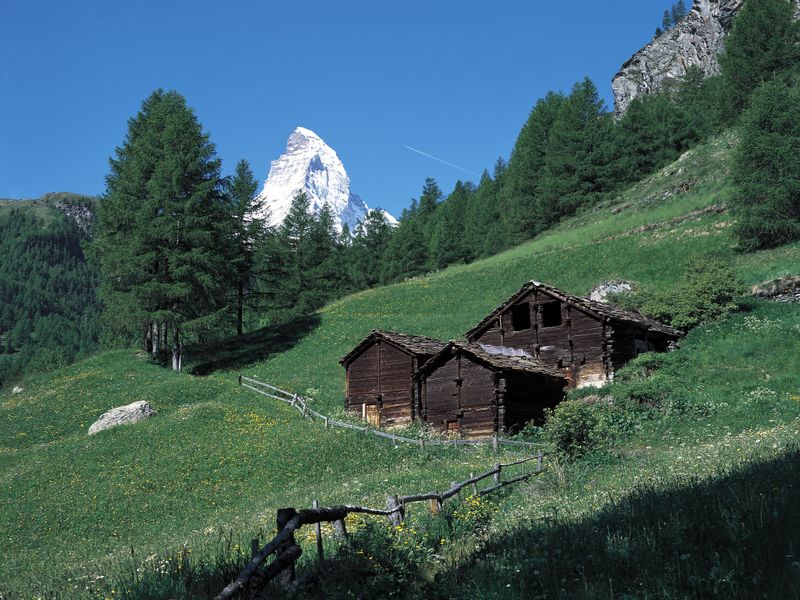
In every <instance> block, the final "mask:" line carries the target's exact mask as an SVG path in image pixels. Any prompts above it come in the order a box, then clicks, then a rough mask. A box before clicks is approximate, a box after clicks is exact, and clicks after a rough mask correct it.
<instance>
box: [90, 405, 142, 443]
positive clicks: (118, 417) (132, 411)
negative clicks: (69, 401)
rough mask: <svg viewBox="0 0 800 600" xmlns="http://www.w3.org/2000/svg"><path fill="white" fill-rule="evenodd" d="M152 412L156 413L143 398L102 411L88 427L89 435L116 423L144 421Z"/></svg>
mask: <svg viewBox="0 0 800 600" xmlns="http://www.w3.org/2000/svg"><path fill="white" fill-rule="evenodd" d="M154 414H156V411H154V410H153V409H152V408H151V407H150V405H149V404H148V403H147V402H145V401H144V400H140V401H138V402H133V403H131V404H127V405H125V406H118V407H117V408H112V409H111V410H110V411H108V412H107V413H104V414H103V415H101V416H100V418H99V419H97V421H95V422H94V423H92V426H91V427H89V435H94V434H95V433H97V432H98V431H103V430H104V429H110V428H111V427H116V426H117V425H130V424H131V423H138V422H139V421H144V420H145V419H146V418H148V417H152V416H153V415H154Z"/></svg>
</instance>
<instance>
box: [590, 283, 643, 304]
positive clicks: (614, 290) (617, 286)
mask: <svg viewBox="0 0 800 600" xmlns="http://www.w3.org/2000/svg"><path fill="white" fill-rule="evenodd" d="M631 290H633V284H632V283H631V282H629V281H606V282H605V283H601V284H600V285H598V286H597V287H595V288H594V289H593V290H592V291H591V292H590V293H589V300H592V301H594V302H603V303H606V302H607V301H608V295H609V294H621V293H624V292H630V291H631Z"/></svg>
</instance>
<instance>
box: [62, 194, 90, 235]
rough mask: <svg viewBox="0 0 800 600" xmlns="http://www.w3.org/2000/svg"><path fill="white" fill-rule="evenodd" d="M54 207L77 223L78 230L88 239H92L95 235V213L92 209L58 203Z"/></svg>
mask: <svg viewBox="0 0 800 600" xmlns="http://www.w3.org/2000/svg"><path fill="white" fill-rule="evenodd" d="M54 206H55V207H56V208H57V209H58V210H60V211H61V212H62V213H64V215H65V216H66V217H67V218H68V219H69V220H71V221H72V222H73V223H75V225H77V226H78V229H80V230H81V231H82V232H83V233H84V234H85V235H86V236H87V237H92V235H93V233H94V211H93V210H92V209H91V208H89V207H88V206H83V205H80V204H70V203H68V202H56V203H55V205H54Z"/></svg>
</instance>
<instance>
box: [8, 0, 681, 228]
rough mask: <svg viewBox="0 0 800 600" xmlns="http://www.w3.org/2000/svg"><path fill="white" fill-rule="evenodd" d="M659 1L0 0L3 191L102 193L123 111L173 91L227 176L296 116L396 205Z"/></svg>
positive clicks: (451, 176)
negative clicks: (203, 133) (155, 93)
mask: <svg viewBox="0 0 800 600" xmlns="http://www.w3.org/2000/svg"><path fill="white" fill-rule="evenodd" d="M669 5H671V1H670V0H663V1H662V0H612V1H611V2H597V1H596V0H573V1H572V2H553V1H545V0H509V1H506V2H502V3H500V2H497V3H493V2H488V1H485V0H484V1H473V0H459V1H452V2H437V1H435V0H427V1H418V0H403V1H402V2H399V1H398V2H382V1H376V0H364V1H358V2H355V1H347V0H341V1H337V2H331V1H330V0H327V1H323V0H306V1H305V2H288V1H286V0H284V1H282V2H274V1H272V0H261V1H256V0H253V1H243V0H231V1H229V2H220V1H219V0H217V1H210V0H192V1H189V0H161V1H160V2H153V1H150V0H146V1H136V2H96V1H93V2H89V1H86V0H71V1H69V2H64V1H61V0H59V1H55V0H49V1H46V2H43V1H37V0H25V1H23V0H4V1H3V2H0V23H1V24H2V25H1V26H0V27H1V29H0V32H1V34H0V197H6V198H7V197H14V198H20V197H26V198H32V197H38V196H40V195H41V194H43V193H45V192H50V191H73V192H79V193H86V194H99V193H101V192H102V191H103V189H104V177H105V174H106V172H107V170H108V158H109V156H111V155H112V153H113V151H114V148H115V147H116V146H118V145H119V144H120V143H121V142H122V140H123V137H124V135H125V130H126V123H127V120H128V118H130V117H131V116H133V115H135V113H136V112H137V110H138V108H139V106H140V104H141V102H142V100H143V99H144V98H145V97H147V96H148V95H149V94H150V92H152V91H153V90H154V89H156V88H159V87H161V88H164V89H175V90H177V91H179V92H180V93H182V94H183V95H184V96H185V97H186V99H187V101H188V103H189V105H190V106H192V107H193V108H194V109H195V111H196V113H197V116H198V117H199V119H200V121H201V122H202V123H203V125H204V127H205V129H206V131H208V132H209V133H210V135H211V139H212V141H213V142H214V143H215V144H216V146H217V151H218V153H219V155H220V157H221V158H222V160H223V170H224V172H225V173H226V174H227V173H230V172H232V170H233V167H234V165H235V164H236V162H237V161H238V160H239V159H241V158H244V159H246V160H248V161H249V162H250V164H251V165H252V167H253V171H254V172H255V174H256V177H257V178H258V179H259V180H262V181H263V179H264V178H266V176H267V172H268V170H269V163H270V161H271V160H273V159H275V158H277V157H278V156H279V155H280V154H281V152H282V151H283V149H284V145H285V142H286V138H287V137H288V135H289V133H290V132H291V131H292V130H293V129H294V128H295V127H296V126H298V125H303V126H305V127H308V128H310V129H313V130H314V131H316V132H317V133H318V134H319V135H320V136H321V137H322V138H323V139H324V140H325V141H326V142H328V144H329V145H330V146H332V147H333V148H334V149H335V150H336V151H337V152H338V154H339V156H340V157H341V159H342V160H343V162H344V165H345V168H346V169H347V171H348V174H349V175H350V180H351V188H352V190H353V191H354V192H355V193H357V194H359V195H360V196H362V197H363V198H364V200H365V201H366V202H367V203H368V204H369V205H370V206H371V207H376V206H381V207H383V208H385V209H387V210H389V211H390V212H392V213H395V214H399V213H400V211H401V210H402V208H404V207H405V206H408V204H409V202H410V199H411V197H417V196H418V195H419V192H420V190H421V188H422V184H423V182H424V180H425V177H428V176H431V177H434V178H436V179H437V181H438V182H439V184H440V186H441V187H442V189H443V190H444V191H445V193H447V192H449V191H450V190H451V189H452V187H453V185H454V183H455V181H456V180H457V179H473V180H477V177H473V176H471V175H468V174H467V173H464V172H461V171H458V170H457V169H454V168H452V167H449V166H447V165H444V164H441V163H439V162H436V161H434V160H432V159H430V158H426V157H424V156H422V155H419V154H416V153H414V152H411V151H410V150H408V149H406V148H405V147H404V146H405V145H408V146H412V147H414V148H417V149H419V150H422V151H424V152H426V153H429V154H432V155H435V156H438V157H440V158H442V159H444V160H447V161H449V162H451V163H454V164H457V165H460V166H462V167H464V168H466V169H468V170H470V171H474V172H476V173H480V172H481V171H482V170H483V169H484V168H488V169H490V170H491V168H492V166H493V164H494V162H495V160H496V159H497V158H498V157H499V156H503V157H508V155H509V153H510V151H511V148H512V146H513V144H514V141H515V139H516V136H517V133H518V132H519V129H520V127H521V126H522V124H523V123H524V121H525V119H526V117H527V115H528V113H529V111H530V109H531V107H532V105H533V104H534V102H535V101H536V99H537V98H539V97H541V96H542V95H544V94H545V93H546V92H547V91H548V90H550V89H562V90H568V89H569V88H570V87H571V86H572V84H573V83H574V82H575V81H577V80H579V79H581V78H583V77H584V76H587V75H588V76H589V77H591V78H592V79H593V80H594V81H595V83H596V84H597V86H598V88H599V89H600V91H601V93H602V94H603V96H604V97H605V98H606V101H607V102H609V104H610V103H611V89H610V82H611V77H612V76H613V75H614V74H615V73H616V71H617V70H618V68H619V67H620V65H621V64H622V63H623V62H624V61H625V60H626V59H627V58H628V57H629V56H630V55H631V54H632V53H633V52H634V51H636V50H637V49H639V48H640V47H641V46H642V45H643V44H645V43H646V42H648V41H649V40H650V39H651V37H652V34H653V31H654V30H655V27H656V26H657V25H658V24H659V23H660V21H661V15H662V14H663V11H664V8H665V7H667V6H669Z"/></svg>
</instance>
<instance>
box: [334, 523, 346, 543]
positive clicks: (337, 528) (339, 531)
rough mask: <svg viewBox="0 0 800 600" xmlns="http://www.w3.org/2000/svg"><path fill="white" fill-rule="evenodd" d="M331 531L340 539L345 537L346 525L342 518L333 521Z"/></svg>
mask: <svg viewBox="0 0 800 600" xmlns="http://www.w3.org/2000/svg"><path fill="white" fill-rule="evenodd" d="M333 531H334V533H335V534H336V537H338V538H341V539H343V540H344V539H347V525H345V523H344V519H339V520H338V521H334V522H333Z"/></svg>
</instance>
